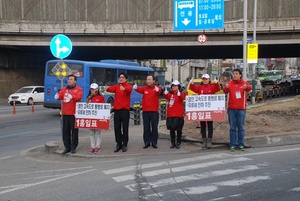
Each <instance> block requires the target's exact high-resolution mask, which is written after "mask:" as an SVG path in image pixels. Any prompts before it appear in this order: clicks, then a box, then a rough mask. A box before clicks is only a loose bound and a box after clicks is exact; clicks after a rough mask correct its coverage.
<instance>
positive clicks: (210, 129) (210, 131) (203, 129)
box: [200, 121, 213, 138]
mask: <svg viewBox="0 0 300 201" xmlns="http://www.w3.org/2000/svg"><path fill="white" fill-rule="evenodd" d="M206 122H207V127H208V138H212V136H213V122H212V121H200V125H201V135H202V138H206Z"/></svg>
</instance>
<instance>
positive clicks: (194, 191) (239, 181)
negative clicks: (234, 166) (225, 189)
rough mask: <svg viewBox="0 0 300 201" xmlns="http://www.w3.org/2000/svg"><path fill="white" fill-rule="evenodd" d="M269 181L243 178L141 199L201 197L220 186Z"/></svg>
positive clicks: (264, 178)
mask: <svg viewBox="0 0 300 201" xmlns="http://www.w3.org/2000/svg"><path fill="white" fill-rule="evenodd" d="M268 179H271V178H270V177H269V176H251V177H245V178H243V179H235V180H229V181H224V182H217V183H213V184H211V185H208V186H197V187H189V188H184V189H175V190H170V191H166V192H159V193H154V194H150V195H146V196H144V197H143V198H144V199H146V200H147V199H149V198H161V197H163V196H165V195H171V194H172V195H173V196H174V194H186V195H201V194H205V193H210V192H214V191H217V190H218V189H219V188H218V187H221V186H241V185H244V184H249V183H253V182H257V181H263V180H268Z"/></svg>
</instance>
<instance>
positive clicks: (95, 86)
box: [90, 83, 98, 89]
mask: <svg viewBox="0 0 300 201" xmlns="http://www.w3.org/2000/svg"><path fill="white" fill-rule="evenodd" d="M90 88H91V89H98V84H96V83H92V84H91V86H90Z"/></svg>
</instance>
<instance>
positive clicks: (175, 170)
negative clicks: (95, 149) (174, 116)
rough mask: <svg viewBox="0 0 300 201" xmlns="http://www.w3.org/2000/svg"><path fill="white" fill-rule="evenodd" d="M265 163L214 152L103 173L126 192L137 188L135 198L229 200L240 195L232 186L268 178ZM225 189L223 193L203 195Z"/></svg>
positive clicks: (296, 189) (267, 166)
mask: <svg viewBox="0 0 300 201" xmlns="http://www.w3.org/2000/svg"><path fill="white" fill-rule="evenodd" d="M269 165H270V164H268V163H266V162H264V163H254V162H253V160H252V159H251V158H250V157H245V156H242V155H231V154H226V153H218V154H209V155H205V156H198V157H191V158H184V159H178V160H170V161H163V162H157V163H148V164H140V165H132V166H126V167H121V168H116V169H110V170H106V171H103V173H105V174H106V175H110V176H111V177H112V179H113V180H114V181H115V182H117V183H121V184H124V187H125V188H126V189H127V190H129V191H130V192H137V193H138V194H139V200H155V201H157V200H223V199H224V200H231V199H233V198H235V199H240V198H241V196H243V195H242V194H241V193H240V192H239V191H238V190H236V189H237V188H236V187H241V186H246V185H247V184H251V183H256V182H265V181H270V180H271V179H272V177H271V175H270V174H267V173H266V172H267V171H265V170H267V169H268V168H269ZM224 167H225V168H224ZM226 189H228V191H226V192H228V193H227V194H226V196H225V197H214V198H210V199H208V197H207V196H208V194H209V193H212V192H217V191H218V190H226ZM291 191H299V189H298V188H294V189H291ZM201 196H204V197H205V198H204V197H203V199H201Z"/></svg>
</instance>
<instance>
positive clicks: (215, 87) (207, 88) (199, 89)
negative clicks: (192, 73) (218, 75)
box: [190, 82, 220, 95]
mask: <svg viewBox="0 0 300 201" xmlns="http://www.w3.org/2000/svg"><path fill="white" fill-rule="evenodd" d="M190 90H192V91H193V92H195V93H197V94H198V95H200V94H214V93H216V92H218V91H220V85H219V83H218V82H217V83H215V84H201V85H199V86H196V85H195V84H190Z"/></svg>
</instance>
